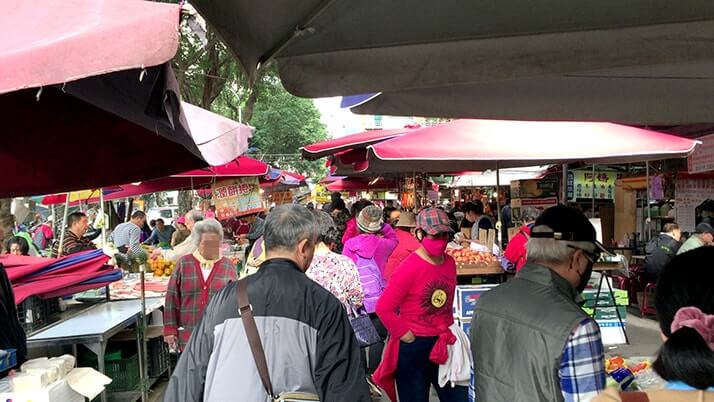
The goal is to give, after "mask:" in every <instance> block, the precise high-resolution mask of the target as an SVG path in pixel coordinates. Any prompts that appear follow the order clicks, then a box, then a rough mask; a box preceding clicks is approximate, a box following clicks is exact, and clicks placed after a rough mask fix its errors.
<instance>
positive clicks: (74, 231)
mask: <svg viewBox="0 0 714 402" xmlns="http://www.w3.org/2000/svg"><path fill="white" fill-rule="evenodd" d="M88 229H89V220H88V219H87V215H86V214H84V213H83V212H73V213H71V214H69V215H68V216H67V231H66V232H65V234H64V241H63V242H62V255H63V256H65V255H70V254H74V253H78V252H80V251H85V250H94V249H95V248H97V247H96V246H95V245H94V244H93V243H92V240H91V239H89V238H87V237H84V234H85V233H87V230H88ZM52 256H53V257H60V255H59V242H57V243H55V245H54V247H53V248H52Z"/></svg>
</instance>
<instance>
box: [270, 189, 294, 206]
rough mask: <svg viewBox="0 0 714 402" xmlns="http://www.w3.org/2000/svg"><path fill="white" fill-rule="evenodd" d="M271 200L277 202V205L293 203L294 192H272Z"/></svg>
mask: <svg viewBox="0 0 714 402" xmlns="http://www.w3.org/2000/svg"><path fill="white" fill-rule="evenodd" d="M270 201H272V202H273V203H275V205H282V204H292V202H293V193H291V192H290V191H276V192H274V193H272V194H270Z"/></svg>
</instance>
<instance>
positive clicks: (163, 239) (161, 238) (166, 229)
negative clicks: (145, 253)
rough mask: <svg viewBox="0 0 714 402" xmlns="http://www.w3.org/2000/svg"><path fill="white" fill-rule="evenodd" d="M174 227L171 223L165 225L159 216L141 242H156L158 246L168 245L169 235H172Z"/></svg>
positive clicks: (152, 243)
mask: <svg viewBox="0 0 714 402" xmlns="http://www.w3.org/2000/svg"><path fill="white" fill-rule="evenodd" d="M175 231H176V229H174V227H173V226H171V225H168V226H167V225H165V224H164V220H163V219H161V218H159V219H157V220H156V226H155V227H154V230H153V231H152V232H151V236H149V238H148V239H146V241H144V243H143V244H151V245H154V244H158V245H159V247H163V246H169V245H170V244H171V237H172V236H173V234H174V232H175Z"/></svg>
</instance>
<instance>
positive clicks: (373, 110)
mask: <svg viewBox="0 0 714 402" xmlns="http://www.w3.org/2000/svg"><path fill="white" fill-rule="evenodd" d="M670 68H671V66H669V65H664V66H658V67H657V68H654V67H652V68H648V69H644V70H643V69H629V70H618V71H610V72H606V73H605V72H597V73H592V74H589V73H584V74H569V75H566V76H544V77H534V78H525V79H514V80H509V81H504V82H501V81H498V82H482V83H470V84H460V85H449V86H441V87H430V88H409V89H404V90H397V91H392V92H385V93H382V94H380V95H379V96H376V97H374V98H373V99H371V100H369V101H366V102H363V103H361V104H360V105H358V106H355V107H352V108H351V110H352V111H353V112H355V113H358V114H378V115H395V116H441V117H451V118H474V119H505V120H550V121H556V120H561V121H610V122H616V123H623V124H633V125H649V126H653V125H682V124H690V123H692V122H711V121H714V112H713V111H714V102H713V101H712V93H714V75H712V74H710V71H712V70H713V69H714V65H712V64H709V63H701V64H699V65H697V66H690V68H689V71H687V70H681V69H680V70H679V71H670Z"/></svg>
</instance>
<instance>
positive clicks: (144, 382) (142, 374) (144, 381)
mask: <svg viewBox="0 0 714 402" xmlns="http://www.w3.org/2000/svg"><path fill="white" fill-rule="evenodd" d="M145 271H146V264H141V265H139V276H140V278H141V315H140V318H141V320H140V321H139V325H140V328H139V329H138V334H137V339H138V342H139V345H138V346H139V379H140V380H141V401H142V402H146V401H147V400H148V394H147V391H146V388H147V387H148V385H149V384H148V378H147V375H146V371H147V366H146V293H145V292H146V283H145V282H144V281H145V279H146V277H145V275H144V273H145Z"/></svg>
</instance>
